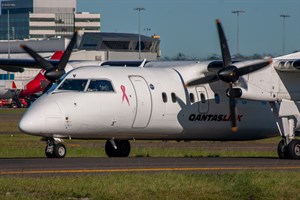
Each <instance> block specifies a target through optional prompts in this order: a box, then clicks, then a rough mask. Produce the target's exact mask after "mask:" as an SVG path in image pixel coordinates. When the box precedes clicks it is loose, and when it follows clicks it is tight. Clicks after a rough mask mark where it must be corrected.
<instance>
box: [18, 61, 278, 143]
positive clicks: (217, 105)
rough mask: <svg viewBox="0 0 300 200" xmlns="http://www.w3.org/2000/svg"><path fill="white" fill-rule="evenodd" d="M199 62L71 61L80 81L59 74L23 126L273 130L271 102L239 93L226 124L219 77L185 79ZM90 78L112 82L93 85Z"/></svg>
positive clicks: (178, 134) (213, 132)
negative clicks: (73, 83)
mask: <svg viewBox="0 0 300 200" xmlns="http://www.w3.org/2000/svg"><path fill="white" fill-rule="evenodd" d="M196 67H198V66H186V67H177V68H174V69H173V68H138V69H137V68H130V67H127V68H126V67H123V68H121V69H120V67H98V66H95V67H81V68H78V69H75V70H73V71H71V72H70V73H68V75H67V76H66V77H65V79H64V81H66V80H80V81H82V82H83V83H84V86H83V89H81V90H73V89H69V88H66V86H64V88H60V87H62V86H63V84H64V81H62V83H61V84H60V85H59V86H58V87H57V88H56V89H55V90H54V91H51V92H48V93H47V94H44V95H43V96H42V97H40V98H39V99H38V100H36V101H35V102H34V104H33V105H32V106H31V108H30V109H29V110H28V112H26V113H25V114H24V116H23V118H22V120H21V122H20V129H21V130H22V131H24V132H26V133H28V134H32V135H38V136H43V137H46V138H47V137H56V138H82V139H84V138H86V139H111V138H115V139H168V140H169V139H170V140H254V139H260V138H266V137H272V136H275V135H278V129H277V127H276V122H275V119H274V116H273V114H272V112H271V111H270V107H269V105H268V103H266V102H261V101H249V100H248V101H244V100H239V101H238V110H239V111H238V121H239V131H238V132H231V131H230V117H231V116H230V114H229V108H228V97H227V96H226V94H225V93H224V91H225V90H226V87H227V86H226V85H225V84H224V83H221V82H217V83H214V84H213V85H212V84H210V85H209V84H204V85H200V86H196V87H188V88H187V87H185V82H186V81H189V80H190V79H191V78H193V76H195V77H196V76H198V74H195V75H192V76H191V75H190V74H187V72H188V73H190V72H191V71H193V70H191V69H196ZM186 68H189V69H186ZM194 71H195V70H194ZM187 77H188V79H189V80H186V79H187ZM92 81H94V82H95V81H96V82H97V81H98V82H99V81H100V82H101V81H102V82H103V81H104V82H106V83H110V84H111V88H109V89H104V90H100V91H99V90H98V91H96V90H91V89H89V86H90V85H91V82H92ZM65 84H66V83H65ZM224 88H225V90H224Z"/></svg>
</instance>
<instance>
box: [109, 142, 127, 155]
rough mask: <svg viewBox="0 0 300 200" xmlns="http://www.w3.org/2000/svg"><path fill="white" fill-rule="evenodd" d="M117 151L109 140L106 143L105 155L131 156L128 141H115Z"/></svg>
mask: <svg viewBox="0 0 300 200" xmlns="http://www.w3.org/2000/svg"><path fill="white" fill-rule="evenodd" d="M115 143H116V146H117V149H115V148H114V147H113V145H112V144H111V142H110V141H109V140H107V141H106V143H105V153H106V155H107V156H108V157H128V156H129V154H130V150H131V147H130V142H129V141H128V140H115Z"/></svg>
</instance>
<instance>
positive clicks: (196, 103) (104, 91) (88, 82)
mask: <svg viewBox="0 0 300 200" xmlns="http://www.w3.org/2000/svg"><path fill="white" fill-rule="evenodd" d="M216 24H217V30H218V34H219V39H220V47H221V52H222V61H205V62H194V63H188V64H186V63H181V64H180V63H174V65H170V64H167V65H164V64H162V63H160V62H157V63H151V62H149V63H147V64H145V62H143V63H142V64H141V66H139V67H134V68H133V67H124V66H120V67H109V66H103V67H99V66H86V67H80V68H76V69H74V70H71V71H69V72H68V73H66V74H65V73H62V71H63V69H64V66H63V65H61V67H60V68H54V67H53V69H55V70H53V69H50V68H49V74H50V75H51V76H50V75H49V74H48V77H50V79H51V80H53V82H55V84H54V85H53V87H52V88H51V89H49V90H48V91H47V92H46V93H45V94H43V95H42V96H41V97H40V98H38V99H37V100H36V101H35V102H34V104H32V105H31V107H30V108H29V109H28V110H27V111H26V113H25V114H24V115H23V117H22V119H21V121H20V123H19V128H20V130H21V131H23V132H24V133H27V134H31V135H36V136H40V137H42V138H43V140H45V141H46V142H47V146H46V149H45V153H46V156H47V157H49V158H53V157H55V158H63V157H64V156H65V155H66V147H65V145H63V143H62V141H63V139H67V138H69V139H101V140H107V142H106V145H105V151H106V154H107V156H109V157H127V156H128V155H129V154H130V142H129V140H139V139H142V140H177V141H181V140H183V141H190V140H222V141H229V140H256V139H261V138H268V137H273V136H276V135H278V134H280V135H281V136H282V140H281V141H280V142H279V144H278V156H279V157H280V158H292V159H299V158H300V141H299V140H297V139H295V135H296V134H297V131H299V128H300V121H299V104H298V103H297V101H298V100H299V99H300V90H299V89H298V87H296V86H295V85H297V84H298V83H299V81H298V79H299V78H298V76H299V72H298V71H299V69H300V60H298V58H299V56H300V55H299V53H297V54H291V55H288V56H285V57H279V58H274V59H266V60H249V61H241V62H232V60H231V56H230V52H229V48H228V45H227V42H226V38H225V34H224V31H223V28H222V26H221V23H220V21H219V20H217V21H216ZM36 56H37V55H36V53H33V57H36ZM64 62H65V64H66V63H67V61H66V60H65V61H64ZM65 64H64V65H65ZM50 71H51V73H50ZM57 80H58V81H57ZM228 104H229V106H228ZM237 107H238V112H237ZM230 126H231V129H230Z"/></svg>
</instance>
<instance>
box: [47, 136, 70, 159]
mask: <svg viewBox="0 0 300 200" xmlns="http://www.w3.org/2000/svg"><path fill="white" fill-rule="evenodd" d="M66 153H67V149H66V147H65V145H64V144H62V143H56V142H55V141H54V140H48V141H47V146H46V149H45V154H46V156H47V158H64V157H65V156H66Z"/></svg>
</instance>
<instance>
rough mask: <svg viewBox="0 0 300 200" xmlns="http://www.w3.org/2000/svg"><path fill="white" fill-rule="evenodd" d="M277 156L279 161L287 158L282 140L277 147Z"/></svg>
mask: <svg viewBox="0 0 300 200" xmlns="http://www.w3.org/2000/svg"><path fill="white" fill-rule="evenodd" d="M277 154H278V157H279V158H280V159H287V158H289V152H288V149H287V146H286V145H285V142H284V140H281V141H280V142H279V144H278V146H277Z"/></svg>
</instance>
